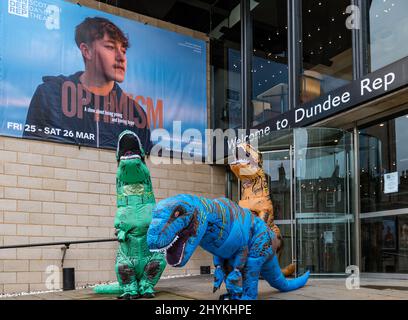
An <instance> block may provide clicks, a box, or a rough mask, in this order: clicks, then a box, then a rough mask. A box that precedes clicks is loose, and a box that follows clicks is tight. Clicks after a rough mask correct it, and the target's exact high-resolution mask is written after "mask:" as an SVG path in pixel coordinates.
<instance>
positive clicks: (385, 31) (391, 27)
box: [368, 0, 408, 72]
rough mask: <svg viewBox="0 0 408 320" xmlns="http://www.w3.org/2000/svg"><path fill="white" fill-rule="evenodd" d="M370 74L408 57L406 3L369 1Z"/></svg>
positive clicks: (402, 1) (402, 0)
mask: <svg viewBox="0 0 408 320" xmlns="http://www.w3.org/2000/svg"><path fill="white" fill-rule="evenodd" d="M368 10H369V38H370V41H369V46H370V60H371V61H370V72H373V71H375V70H378V69H380V68H382V67H384V66H387V65H389V64H391V63H393V62H395V61H397V60H399V59H402V58H404V57H406V56H408V46H407V45H406V43H407V42H408V15H407V12H408V1H406V0H369V1H368Z"/></svg>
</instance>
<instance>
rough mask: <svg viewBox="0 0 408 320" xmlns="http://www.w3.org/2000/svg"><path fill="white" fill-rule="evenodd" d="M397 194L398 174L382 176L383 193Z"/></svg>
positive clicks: (392, 173)
mask: <svg viewBox="0 0 408 320" xmlns="http://www.w3.org/2000/svg"><path fill="white" fill-rule="evenodd" d="M394 192H398V172H391V173H386V174H384V193H394Z"/></svg>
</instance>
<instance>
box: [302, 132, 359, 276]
mask: <svg viewBox="0 0 408 320" xmlns="http://www.w3.org/2000/svg"><path fill="white" fill-rule="evenodd" d="M351 141H352V140H351V134H349V133H345V132H343V131H341V130H337V129H320V128H308V129H296V130H295V158H294V161H295V202H296V203H295V218H296V227H297V229H296V230H297V231H296V236H297V261H298V272H299V273H302V272H304V271H306V270H310V271H311V272H312V273H344V272H345V269H346V267H347V265H349V263H350V260H351V250H350V242H351V236H352V232H351V230H352V222H353V214H352V212H353V211H352V208H351V206H350V200H351V193H350V184H351V173H350V169H349V168H350V153H351V151H352V142H351Z"/></svg>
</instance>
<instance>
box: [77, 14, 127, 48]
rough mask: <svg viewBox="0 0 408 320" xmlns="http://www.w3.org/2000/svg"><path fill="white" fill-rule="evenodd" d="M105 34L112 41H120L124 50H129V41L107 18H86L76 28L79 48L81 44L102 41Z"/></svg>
mask: <svg viewBox="0 0 408 320" xmlns="http://www.w3.org/2000/svg"><path fill="white" fill-rule="evenodd" d="M105 34H107V35H108V36H109V37H111V38H112V40H115V41H119V42H120V43H121V44H122V46H123V47H124V48H129V46H130V44H129V39H128V37H127V36H126V35H125V34H124V33H123V31H122V30H120V29H119V28H118V27H117V26H116V25H115V24H114V23H113V22H111V21H109V20H108V19H106V18H101V17H94V18H89V17H88V18H86V19H85V20H84V21H82V22H81V23H80V24H79V25H77V26H76V28H75V42H76V44H77V46H78V48H79V46H80V45H81V43H86V44H91V43H92V42H93V41H95V40H99V39H102V38H103V37H104V36H105Z"/></svg>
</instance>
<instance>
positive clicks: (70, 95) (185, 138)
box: [0, 0, 207, 157]
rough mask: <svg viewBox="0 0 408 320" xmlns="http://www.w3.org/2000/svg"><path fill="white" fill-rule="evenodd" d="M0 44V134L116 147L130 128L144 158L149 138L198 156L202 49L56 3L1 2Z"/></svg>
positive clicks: (203, 98)
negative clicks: (193, 132)
mask: <svg viewBox="0 0 408 320" xmlns="http://www.w3.org/2000/svg"><path fill="white" fill-rule="evenodd" d="M0 42H1V45H0V134H1V135H6V136H13V137H24V138H32V139H43V140H53V141H60V142H64V143H73V144H78V145H85V146H94V147H101V148H115V147H116V141H117V137H118V135H119V133H120V132H122V131H123V130H125V129H129V130H132V131H134V132H136V133H137V134H138V135H139V137H140V138H141V140H142V142H143V144H144V146H145V148H146V149H147V150H150V149H151V146H152V144H151V143H150V142H149V141H150V136H151V137H152V139H151V140H153V144H156V145H160V146H163V148H164V149H165V150H172V151H175V152H180V151H183V150H184V148H185V146H186V145H187V146H188V145H191V144H193V145H194V148H193V151H194V153H195V156H202V157H205V155H206V148H205V144H204V143H203V142H202V140H203V139H200V135H201V137H204V133H205V129H206V128H207V88H206V87H207V82H206V43H205V41H202V40H197V39H194V38H192V37H188V36H184V35H180V34H177V33H175V32H170V31H167V30H163V29H160V28H157V27H154V26H150V25H147V24H143V23H139V22H136V21H133V20H129V19H126V18H122V17H118V16H115V15H112V14H108V13H105V12H102V11H98V10H95V9H91V8H87V7H85V6H81V5H78V4H73V3H69V2H66V1H63V0H2V1H0ZM192 128H193V129H195V132H197V130H198V133H199V134H195V135H188V134H187V135H183V132H186V131H187V132H189V130H188V129H192ZM157 130H159V131H160V134H152V133H154V131H156V132H157ZM197 137H198V138H197ZM156 149H157V148H156ZM189 150H190V153H191V148H189Z"/></svg>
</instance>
